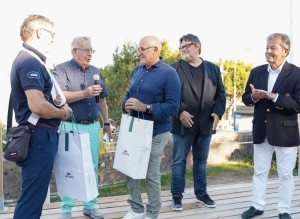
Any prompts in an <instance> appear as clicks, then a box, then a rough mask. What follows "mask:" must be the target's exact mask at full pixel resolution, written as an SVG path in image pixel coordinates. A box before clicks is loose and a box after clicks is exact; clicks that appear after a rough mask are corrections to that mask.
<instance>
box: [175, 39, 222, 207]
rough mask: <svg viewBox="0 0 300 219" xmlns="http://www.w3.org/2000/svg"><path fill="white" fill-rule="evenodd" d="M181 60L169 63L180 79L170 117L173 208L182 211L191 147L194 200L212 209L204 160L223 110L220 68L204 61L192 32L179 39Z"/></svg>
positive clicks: (199, 45)
mask: <svg viewBox="0 0 300 219" xmlns="http://www.w3.org/2000/svg"><path fill="white" fill-rule="evenodd" d="M179 42H180V47H179V49H180V52H181V57H182V59H181V60H179V61H178V62H176V63H174V64H172V67H174V68H175V69H176V71H177V73H178V76H179V79H180V82H181V99H180V109H179V112H178V114H177V115H176V116H174V117H173V123H172V124H173V127H172V131H171V132H172V133H173V163H172V184H171V193H172V209H173V210H174V211H181V210H183V206H182V198H183V195H182V194H183V192H184V188H185V171H186V161H187V156H188V154H189V152H190V149H191V148H192V153H193V176H194V193H195V195H196V200H197V202H200V203H202V204H203V205H205V206H206V207H210V208H213V207H215V206H216V203H215V202H214V201H213V200H212V199H211V198H210V197H209V195H208V194H207V190H206V185H207V183H206V163H207V158H208V153H209V147H210V141H211V136H212V134H213V133H215V131H216V128H217V125H218V122H219V120H220V119H221V117H222V115H223V114H224V112H225V104H226V97H225V90H224V85H223V82H222V79H221V72H220V68H219V67H218V66H217V65H215V64H213V63H211V62H208V61H205V60H203V59H202V58H201V57H199V55H200V54H201V43H200V40H199V38H198V37H197V36H195V35H192V34H187V35H184V36H182V37H181V38H180V40H179Z"/></svg>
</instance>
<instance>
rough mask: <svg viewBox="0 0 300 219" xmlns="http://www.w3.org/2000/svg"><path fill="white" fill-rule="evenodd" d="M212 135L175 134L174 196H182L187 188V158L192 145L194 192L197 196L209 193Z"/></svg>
mask: <svg viewBox="0 0 300 219" xmlns="http://www.w3.org/2000/svg"><path fill="white" fill-rule="evenodd" d="M210 141H211V135H208V136H199V134H194V135H186V136H182V135H175V134H173V163H172V183H171V193H172V196H173V197H180V198H182V197H183V196H182V193H183V192H184V188H185V172H186V160H187V156H188V154H189V152H190V149H191V147H192V153H193V176H194V193H195V195H196V197H202V196H204V195H206V194H207V191H206V163H207V158H208V153H209V146H210Z"/></svg>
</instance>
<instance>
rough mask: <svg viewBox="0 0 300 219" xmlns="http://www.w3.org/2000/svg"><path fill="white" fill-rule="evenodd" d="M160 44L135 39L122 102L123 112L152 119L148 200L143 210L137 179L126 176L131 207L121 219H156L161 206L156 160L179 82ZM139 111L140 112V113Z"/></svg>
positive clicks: (149, 39)
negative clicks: (134, 55) (134, 58)
mask: <svg viewBox="0 0 300 219" xmlns="http://www.w3.org/2000/svg"><path fill="white" fill-rule="evenodd" d="M161 49H162V45H161V42H160V40H159V39H158V38H157V37H155V36H145V37H143V38H142V39H141V40H140V42H139V47H138V48H137V55H138V56H139V58H140V65H139V66H137V67H136V68H135V69H134V70H133V72H132V74H131V81H130V86H129V89H128V91H127V95H126V96H125V98H124V99H123V101H122V108H123V111H124V113H131V115H132V116H134V117H138V112H139V111H140V112H142V113H143V115H144V119H146V120H151V121H153V122H154V126H153V138H152V147H151V154H150V159H149V165H148V170H147V175H146V181H145V182H146V190H147V195H148V203H147V204H146V213H145V212H144V205H143V200H142V197H141V190H140V188H141V187H140V180H138V179H132V178H130V177H126V181H127V185H128V188H129V191H130V197H129V199H128V203H129V204H130V205H131V209H130V210H129V211H128V212H127V214H126V215H125V216H124V217H123V219H144V218H145V219H150V218H151V219H156V218H158V215H159V211H160V208H161V183H160V162H161V159H162V156H163V152H164V148H165V145H166V144H167V141H168V138H169V135H170V130H171V116H175V115H176V114H177V113H178V110H179V100H180V82H179V78H178V75H177V73H176V71H175V69H174V68H172V67H171V66H170V65H168V64H166V63H164V61H163V58H162V57H160V52H161ZM140 114H141V113H140Z"/></svg>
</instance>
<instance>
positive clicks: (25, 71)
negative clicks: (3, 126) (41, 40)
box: [11, 44, 60, 126]
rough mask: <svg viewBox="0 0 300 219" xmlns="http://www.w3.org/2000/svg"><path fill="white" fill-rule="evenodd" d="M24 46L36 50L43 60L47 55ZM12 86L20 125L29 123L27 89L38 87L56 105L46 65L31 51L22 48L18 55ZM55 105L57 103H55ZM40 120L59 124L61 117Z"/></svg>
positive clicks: (12, 75) (12, 74) (13, 66)
mask: <svg viewBox="0 0 300 219" xmlns="http://www.w3.org/2000/svg"><path fill="white" fill-rule="evenodd" d="M24 47H25V48H27V49H28V50H30V51H32V52H34V53H35V54H36V55H37V56H38V57H39V58H40V59H41V60H42V61H45V59H46V57H45V56H44V55H42V54H41V53H40V52H38V51H37V50H35V49H34V48H32V47H30V46H29V45H27V44H24ZM11 88H12V91H11V92H12V96H11V98H12V101H13V109H14V112H15V117H16V122H17V123H18V124H19V125H27V124H28V122H27V120H28V118H29V116H30V115H31V111H30V110H29V107H28V102H27V98H26V95H25V91H26V90H29V89H36V90H39V91H41V92H42V93H43V94H44V97H45V99H46V100H47V101H48V102H49V103H51V104H52V105H54V102H53V98H52V96H51V89H52V81H51V78H50V75H49V73H48V71H47V69H46V67H45V66H44V65H43V64H42V63H41V62H40V61H39V60H37V59H36V58H35V57H33V56H32V55H31V54H30V53H28V52H26V51H24V50H22V51H20V52H19V53H18V55H17V56H16V58H15V60H14V62H13V65H12V70H11ZM54 106H55V105H54ZM39 122H46V123H48V124H51V125H54V126H59V124H60V119H42V118H40V119H39Z"/></svg>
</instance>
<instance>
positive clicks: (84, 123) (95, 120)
mask: <svg viewBox="0 0 300 219" xmlns="http://www.w3.org/2000/svg"><path fill="white" fill-rule="evenodd" d="M68 122H72V121H71V120H68ZM95 122H99V119H94V120H82V121H75V123H76V124H81V125H90V124H93V123H95Z"/></svg>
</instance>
